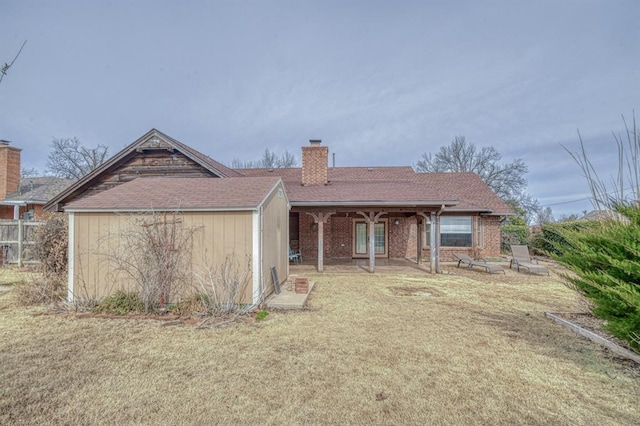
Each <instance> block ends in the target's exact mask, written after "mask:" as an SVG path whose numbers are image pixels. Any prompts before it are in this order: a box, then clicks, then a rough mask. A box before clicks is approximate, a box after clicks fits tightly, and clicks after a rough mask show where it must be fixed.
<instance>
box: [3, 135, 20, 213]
mask: <svg viewBox="0 0 640 426" xmlns="http://www.w3.org/2000/svg"><path fill="white" fill-rule="evenodd" d="M20 151H22V149H20V148H16V147H14V146H9V141H5V140H0V200H4V199H5V198H6V196H7V194H11V193H12V192H16V191H17V190H18V188H19V187H20Z"/></svg>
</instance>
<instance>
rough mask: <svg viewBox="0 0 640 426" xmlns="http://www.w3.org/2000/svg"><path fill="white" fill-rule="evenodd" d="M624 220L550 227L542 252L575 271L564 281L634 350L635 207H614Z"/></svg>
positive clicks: (637, 295)
mask: <svg viewBox="0 0 640 426" xmlns="http://www.w3.org/2000/svg"><path fill="white" fill-rule="evenodd" d="M616 210H617V211H618V212H620V213H622V214H624V215H625V216H626V217H627V218H629V221H617V220H605V221H598V222H591V223H588V224H585V225H582V224H577V225H567V226H564V227H556V228H552V229H553V231H554V232H553V233H550V234H549V238H548V239H547V241H546V244H548V245H549V250H548V253H549V254H550V255H551V256H552V257H553V258H555V259H556V260H557V261H558V262H560V263H562V264H564V265H565V266H566V267H567V268H569V269H570V270H571V271H573V272H574V273H575V274H576V275H575V276H569V275H565V276H564V278H565V279H566V280H567V282H568V284H569V285H570V286H571V287H572V288H574V289H576V290H577V291H578V292H580V293H581V294H582V295H583V296H584V297H585V298H587V299H588V300H589V301H591V302H592V304H593V313H594V314H595V315H596V316H598V317H600V318H603V319H605V320H606V321H607V328H608V330H609V331H610V332H611V333H613V334H614V335H616V336H618V337H620V338H622V339H625V340H627V341H629V343H630V344H631V345H632V346H634V347H635V348H638V349H640V340H639V339H638V335H639V334H640V206H638V205H635V206H622V205H618V206H616Z"/></svg>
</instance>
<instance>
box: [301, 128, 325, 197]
mask: <svg viewBox="0 0 640 426" xmlns="http://www.w3.org/2000/svg"><path fill="white" fill-rule="evenodd" d="M321 144H322V141H321V140H320V139H311V140H310V141H309V146H303V147H302V185H304V186H307V185H326V184H327V183H328V182H329V176H328V170H327V169H328V164H327V163H328V161H329V148H328V147H326V146H321Z"/></svg>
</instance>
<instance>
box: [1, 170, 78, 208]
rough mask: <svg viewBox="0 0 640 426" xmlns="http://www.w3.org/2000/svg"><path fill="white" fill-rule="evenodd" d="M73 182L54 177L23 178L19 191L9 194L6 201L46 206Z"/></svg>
mask: <svg viewBox="0 0 640 426" xmlns="http://www.w3.org/2000/svg"><path fill="white" fill-rule="evenodd" d="M73 182H74V181H73V180H71V179H64V178H59V177H53V176H44V177H29V178H22V179H20V188H19V189H18V191H16V192H12V193H11V194H7V196H6V197H5V199H4V201H12V202H26V203H30V204H45V203H46V202H47V201H49V200H50V199H52V198H53V197H55V196H56V195H57V194H58V193H59V192H60V191H64V190H65V189H66V188H68V187H69V185H71V184H72V183H73Z"/></svg>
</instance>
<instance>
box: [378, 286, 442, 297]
mask: <svg viewBox="0 0 640 426" xmlns="http://www.w3.org/2000/svg"><path fill="white" fill-rule="evenodd" d="M389 290H391V293H393V295H394V296H419V297H440V296H443V294H442V292H440V291H438V290H436V289H433V288H429V287H389Z"/></svg>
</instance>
